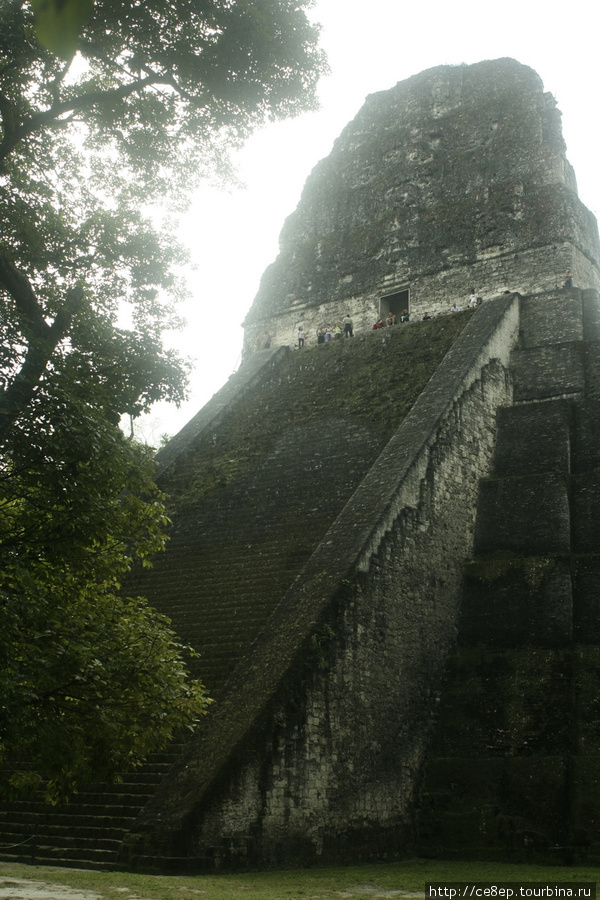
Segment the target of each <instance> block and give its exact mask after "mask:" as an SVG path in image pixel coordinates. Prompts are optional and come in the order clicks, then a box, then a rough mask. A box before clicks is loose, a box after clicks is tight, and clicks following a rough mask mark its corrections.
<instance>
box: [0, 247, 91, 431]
mask: <svg viewBox="0 0 600 900" xmlns="http://www.w3.org/2000/svg"><path fill="white" fill-rule="evenodd" d="M0 285H2V286H3V287H4V288H5V290H6V291H8V293H9V294H10V295H11V297H12V298H13V300H14V301H15V305H16V308H17V311H18V315H19V318H20V320H21V327H22V329H23V332H24V334H25V336H26V339H27V352H26V354H25V360H24V362H23V365H22V366H21V369H20V370H19V371H18V372H17V374H16V375H15V377H14V379H13V381H12V382H11V384H10V385H9V386H8V387H7V388H6V390H5V391H4V393H3V394H2V396H0V443H1V442H3V441H4V440H5V438H6V436H7V434H8V432H9V430H10V428H11V427H12V425H13V424H14V422H15V421H16V419H17V418H18V417H19V416H20V415H21V413H22V412H23V411H24V410H25V409H26V407H27V405H28V404H29V402H30V401H31V398H32V397H33V393H34V391H35V389H36V387H37V385H38V384H39V382H40V379H41V377H42V375H43V373H44V370H45V368H46V366H47V365H48V362H49V360H50V357H51V356H52V354H53V352H54V350H55V349H56V346H57V345H58V343H59V342H60V341H61V340H62V339H63V338H64V337H65V336H66V334H67V332H68V330H69V328H70V326H71V322H72V321H73V317H74V315H75V314H76V312H77V310H78V309H79V308H80V306H81V302H82V300H83V288H81V287H75V288H71V290H70V291H68V292H67V295H66V297H65V302H64V305H63V306H62V308H61V309H60V310H59V311H58V313H57V315H56V316H55V318H54V321H53V323H52V325H48V323H47V322H46V320H45V318H44V315H43V312H42V308H41V306H40V304H39V302H38V300H37V297H36V296H35V293H34V290H33V288H32V287H31V284H30V283H29V280H28V279H27V278H26V276H25V275H23V274H22V273H21V272H19V271H18V270H17V268H16V266H15V265H14V264H13V263H12V262H11V261H10V260H9V259H8V258H7V257H6V256H4V255H3V254H0Z"/></svg>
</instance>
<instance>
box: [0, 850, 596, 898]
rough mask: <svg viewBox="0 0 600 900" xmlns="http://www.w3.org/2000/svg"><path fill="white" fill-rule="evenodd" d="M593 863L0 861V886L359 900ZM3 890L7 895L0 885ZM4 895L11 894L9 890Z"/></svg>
mask: <svg viewBox="0 0 600 900" xmlns="http://www.w3.org/2000/svg"><path fill="white" fill-rule="evenodd" d="M599 876H600V868H598V867H592V866H573V867H564V866H533V865H524V864H510V863H495V862H457V861H440V860H435V861H431V860H421V859H414V860H406V861H404V862H399V863H393V864H381V865H365V866H348V867H345V868H323V869H317V868H315V869H296V870H289V871H269V872H251V873H246V874H241V875H240V874H237V875H225V874H223V875H192V876H189V875H174V876H164V875H138V874H135V873H131V872H95V871H91V870H83V869H59V868H50V867H47V866H28V865H23V864H10V863H9V864H2V863H0V887H2V888H6V886H7V885H6V882H7V881H8V882H9V881H10V879H11V878H13V879H15V878H19V879H31V880H33V881H37V882H40V881H41V882H46V883H48V884H55V885H66V886H69V887H71V888H74V889H77V890H83V891H92V892H93V893H95V894H96V895H99V896H100V897H101V898H103V900H139V898H144V900H234V898H235V900H240V898H243V900H340V898H344V897H346V898H348V900H360V898H367V897H368V898H371V900H373V898H375V897H377V896H385V895H386V893H385V892H389V891H408V892H423V891H424V889H425V884H426V883H428V882H452V881H462V882H475V881H477V882H489V883H492V884H498V883H500V882H538V883H540V882H541V883H548V884H553V883H556V882H565V881H566V882H575V881H580V882H596V881H598V877H599ZM3 895H4V896H11V895H7V894H6V893H5V892H4V891H3ZM12 896H18V894H17V893H16V892H15V894H14V895H12Z"/></svg>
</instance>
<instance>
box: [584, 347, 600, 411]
mask: <svg viewBox="0 0 600 900" xmlns="http://www.w3.org/2000/svg"><path fill="white" fill-rule="evenodd" d="M584 359H585V377H586V391H587V396H588V397H600V340H596V341H590V342H588V343H587V344H586V345H585V356H584Z"/></svg>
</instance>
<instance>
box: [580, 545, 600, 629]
mask: <svg viewBox="0 0 600 900" xmlns="http://www.w3.org/2000/svg"><path fill="white" fill-rule="evenodd" d="M573 619H574V621H573V633H574V637H575V640H576V641H577V642H578V643H582V644H593V643H600V557H598V556H595V557H582V558H579V559H575V560H574V565H573Z"/></svg>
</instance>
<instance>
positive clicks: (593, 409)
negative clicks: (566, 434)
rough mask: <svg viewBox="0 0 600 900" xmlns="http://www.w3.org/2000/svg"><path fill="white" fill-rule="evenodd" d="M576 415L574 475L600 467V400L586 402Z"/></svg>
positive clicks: (573, 458)
mask: <svg viewBox="0 0 600 900" xmlns="http://www.w3.org/2000/svg"><path fill="white" fill-rule="evenodd" d="M573 410H574V413H575V416H574V428H573V449H572V458H571V469H572V471H573V472H574V473H580V472H586V471H588V470H590V469H595V468H598V467H600V400H584V401H581V402H580V403H576V404H574V406H573Z"/></svg>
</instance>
